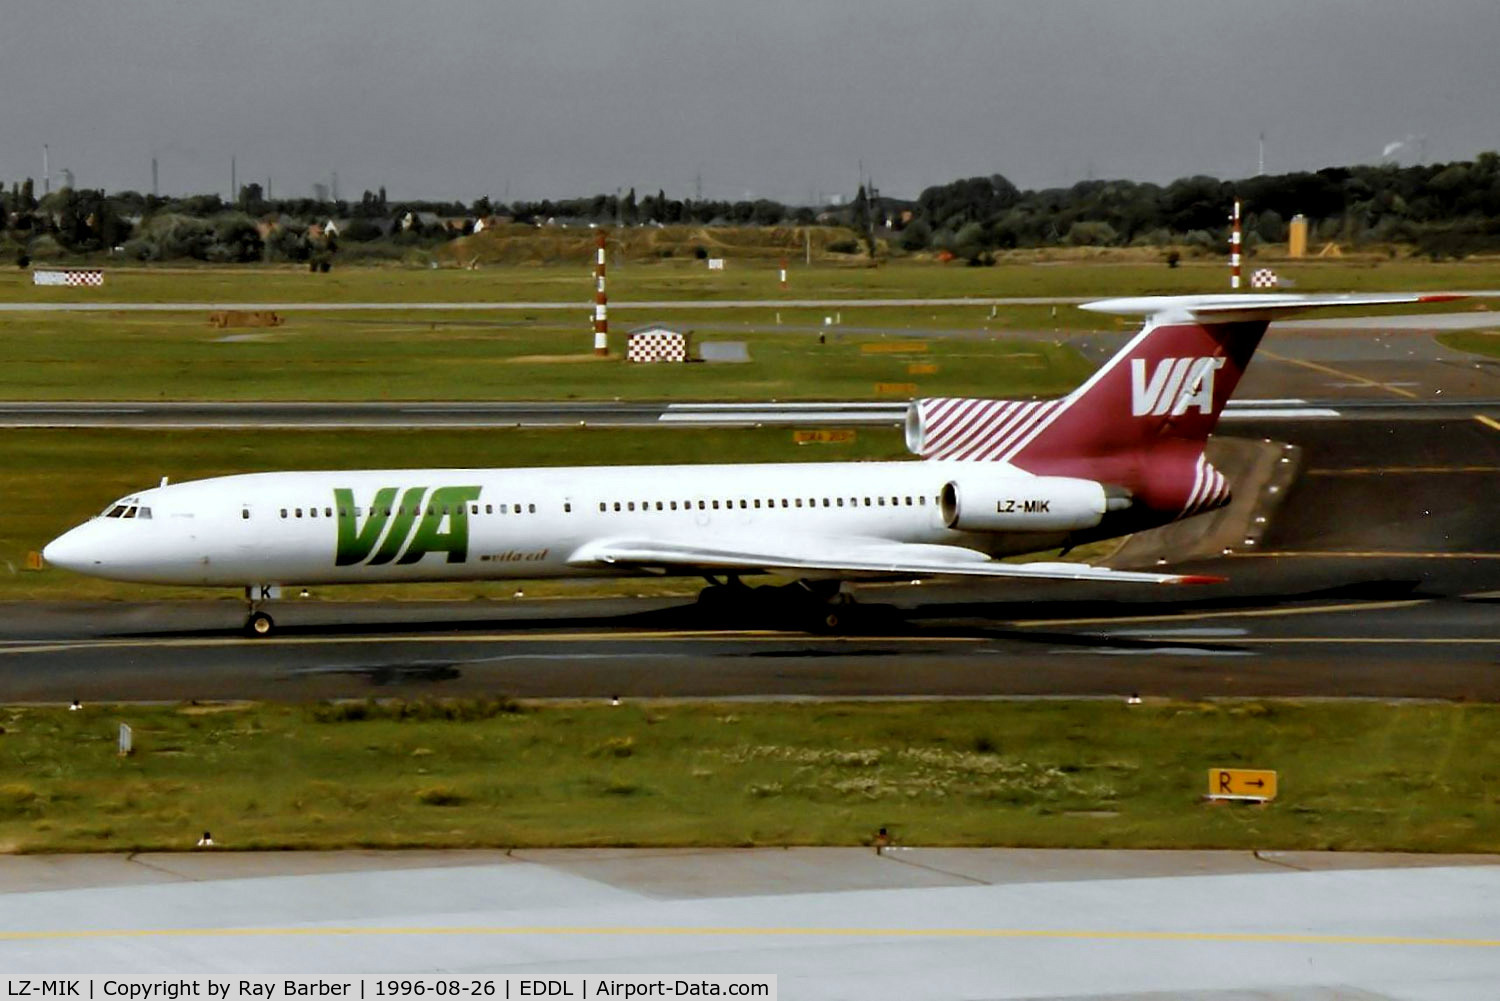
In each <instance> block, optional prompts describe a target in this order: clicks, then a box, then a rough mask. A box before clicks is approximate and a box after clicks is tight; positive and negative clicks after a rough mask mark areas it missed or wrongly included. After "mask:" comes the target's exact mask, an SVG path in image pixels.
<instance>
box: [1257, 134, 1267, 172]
mask: <svg viewBox="0 0 1500 1001" xmlns="http://www.w3.org/2000/svg"><path fill="white" fill-rule="evenodd" d="M1255 176H1256V177H1265V176H1266V134H1265V133H1264V132H1262V133H1261V134H1260V142H1259V144H1258V146H1257V156H1256V160H1255Z"/></svg>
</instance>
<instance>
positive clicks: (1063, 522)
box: [938, 476, 1130, 532]
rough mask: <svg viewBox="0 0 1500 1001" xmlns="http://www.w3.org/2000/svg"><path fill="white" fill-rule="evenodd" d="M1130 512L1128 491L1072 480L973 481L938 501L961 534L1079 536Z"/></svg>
mask: <svg viewBox="0 0 1500 1001" xmlns="http://www.w3.org/2000/svg"><path fill="white" fill-rule="evenodd" d="M1129 506H1130V496H1129V494H1128V493H1126V492H1125V491H1122V490H1119V489H1117V488H1113V487H1105V486H1104V485H1103V484H1102V483H1096V482H1094V481H1093V480H1080V479H1075V478H1073V477H1069V476H1025V477H1021V476H1003V477H1000V476H996V477H985V476H974V477H965V478H963V479H962V480H957V479H955V480H949V481H948V482H947V483H945V484H944V485H943V489H942V492H941V493H940V494H939V495H938V509H939V511H940V512H941V514H942V516H943V522H944V523H945V524H946V525H947V526H948V527H949V528H952V529H956V530H958V531H962V532H1076V531H1080V530H1082V529H1085V528H1093V527H1094V526H1095V525H1098V524H1099V522H1100V521H1102V520H1103V519H1104V515H1105V513H1106V512H1109V511H1120V510H1123V509H1125V508H1127V507H1129Z"/></svg>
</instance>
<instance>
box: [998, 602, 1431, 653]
mask: <svg viewBox="0 0 1500 1001" xmlns="http://www.w3.org/2000/svg"><path fill="white" fill-rule="evenodd" d="M1429 600H1430V599H1428V598H1405V599H1402V600H1400V601H1365V602H1349V603H1347V604H1337V605H1304V606H1300V607H1295V608H1245V609H1228V610H1225V611H1221V612H1178V613H1171V612H1167V613H1163V614H1160V615H1113V616H1099V617H1097V618H1089V619H1018V620H1016V621H1014V622H1007V623H1005V625H1008V626H1021V627H1029V626H1105V625H1109V626H1114V625H1121V626H1123V625H1132V624H1135V623H1140V622H1196V621H1201V620H1204V619H1270V618H1280V617H1282V616H1288V615H1326V614H1329V613H1335V612H1378V611H1382V610H1386V609H1392V608H1414V607H1416V606H1417V605H1425V604H1427V603H1428V601H1429ZM1235 642H1236V643H1238V642H1241V641H1240V640H1238V639H1236V640H1235Z"/></svg>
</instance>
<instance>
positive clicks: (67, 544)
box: [42, 525, 97, 570]
mask: <svg viewBox="0 0 1500 1001" xmlns="http://www.w3.org/2000/svg"><path fill="white" fill-rule="evenodd" d="M84 527H85V526H83V525H80V526H78V527H77V528H74V529H71V530H69V531H67V532H64V533H63V534H62V535H59V536H58V537H57V538H55V539H53V540H52V541H51V542H49V543H47V545H46V546H44V547H43V548H42V559H44V560H46V561H47V562H48V563H49V564H51V565H52V566H55V567H62V568H63V569H64V570H87V569H88V568H89V566H90V564H91V563H95V562H97V561H91V560H90V559H89V550H90V548H91V547H90V546H89V544H88V540H87V539H86V538H85V537H84V536H85V533H84Z"/></svg>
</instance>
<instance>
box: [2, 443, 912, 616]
mask: <svg viewBox="0 0 1500 1001" xmlns="http://www.w3.org/2000/svg"><path fill="white" fill-rule="evenodd" d="M0 441H3V447H4V461H3V462H0V600H19V599H33V598H38V599H40V598H45V599H53V600H60V599H124V600H135V601H140V600H148V599H156V598H177V597H226V598H237V594H235V593H231V592H227V591H225V590H223V589H190V588H168V587H157V586H151V585H132V584H120V583H113V582H110V581H102V580H97V579H94V578H91V577H84V576H82V575H80V574H75V573H71V572H69V571H66V570H58V569H55V568H47V569H44V570H40V571H30V570H25V569H22V568H23V567H24V565H25V559H26V554H27V553H28V552H32V551H40V550H41V548H42V546H44V545H45V544H46V543H47V542H48V541H50V540H51V539H53V538H55V537H56V536H58V535H59V534H61V533H62V532H63V531H65V530H67V529H68V528H70V527H72V526H73V525H76V524H78V523H79V522H82V521H84V520H86V519H88V518H89V517H91V516H93V515H95V514H98V513H99V512H100V511H101V510H103V509H104V507H105V505H106V504H108V503H109V502H110V501H112V500H114V499H115V498H117V497H121V496H124V495H125V494H128V493H130V492H132V491H134V490H139V489H141V488H142V487H147V486H153V485H155V484H156V483H157V482H159V481H160V479H161V477H163V476H168V477H170V478H171V479H172V481H173V482H181V481H183V480H192V479H201V478H204V477H208V476H219V475H224V474H228V473H244V472H260V471H266V470H278V469H361V468H370V467H387V466H397V467H400V466H408V467H411V466H423V467H437V468H444V467H476V466H477V467H487V466H502V467H525V466H562V465H581V464H601V465H602V464H629V463H643V464H644V463H690V462H700V463H701V462H810V461H833V460H843V459H891V458H901V457H904V456H905V455H906V451H905V447H904V445H903V444H902V439H901V434H900V432H899V431H897V430H895V429H884V428H881V429H863V428H862V429H860V430H859V431H858V433H857V438H856V440H855V441H854V442H852V443H849V444H824V445H796V444H794V443H793V442H792V432H791V431H790V430H788V429H768V428H767V429H744V430H690V429H681V428H673V429H660V430H658V429H651V430H647V431H631V430H621V429H604V428H586V429H580V428H559V429H546V430H524V431H523V430H477V431H455V430H444V429H429V430H421V431H108V430H86V431H7V432H5V433H4V435H3V438H0ZM700 584H701V582H698V583H694V582H693V581H691V580H685V581H673V582H670V583H669V584H668V585H667V586H666V588H665V590H663V588H662V586H661V585H658V586H656V587H654V588H653V587H652V586H651V585H650V584H649V583H648V582H644V581H631V582H617V583H616V584H615V585H614V588H613V590H611V591H610V593H628V594H636V593H672V594H678V593H693V592H695V591H696V590H697V588H698V586H700ZM523 586H525V587H526V590H527V593H528V594H544V593H564V594H566V593H573V592H574V591H575V590H576V589H577V588H578V587H579V586H580V585H579V583H578V582H557V583H552V584H548V585H547V586H546V587H543V588H540V589H539V588H536V587H534V586H531V585H523ZM516 587H517V584H516V582H514V581H510V582H506V583H504V584H482V583H469V584H431V585H392V586H387V585H378V586H363V587H352V588H327V589H320V590H319V592H318V595H319V597H324V598H330V599H331V598H362V599H376V598H389V597H405V598H470V597H476V596H506V597H508V596H510V595H511V594H512V593H513V592H514V591H515V590H516ZM597 591H598V588H597V586H593V587H591V588H590V592H591V593H597Z"/></svg>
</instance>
